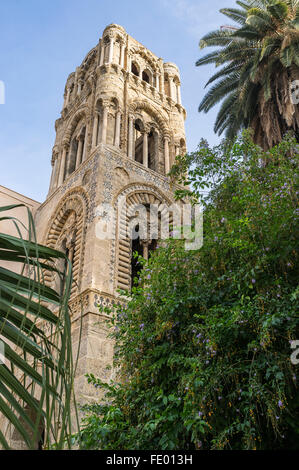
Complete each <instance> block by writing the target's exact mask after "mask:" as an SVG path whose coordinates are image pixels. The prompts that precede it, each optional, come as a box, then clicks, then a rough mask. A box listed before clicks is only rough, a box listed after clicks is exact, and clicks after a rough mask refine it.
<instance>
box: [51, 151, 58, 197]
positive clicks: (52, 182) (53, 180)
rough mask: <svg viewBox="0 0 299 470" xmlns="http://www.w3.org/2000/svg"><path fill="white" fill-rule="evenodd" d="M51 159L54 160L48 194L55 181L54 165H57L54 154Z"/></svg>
mask: <svg viewBox="0 0 299 470" xmlns="http://www.w3.org/2000/svg"><path fill="white" fill-rule="evenodd" d="M53 160H54V161H53V162H52V174H51V180H50V187H49V194H51V193H52V190H53V186H54V182H55V171H56V166H57V158H56V155H55V156H54V159H53Z"/></svg>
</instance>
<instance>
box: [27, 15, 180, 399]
mask: <svg viewBox="0 0 299 470" xmlns="http://www.w3.org/2000/svg"><path fill="white" fill-rule="evenodd" d="M185 118H186V112H185V109H184V108H183V106H182V104H181V94H180V74H179V70H178V68H177V66H176V65H175V64H173V63H171V62H168V63H165V62H163V60H162V59H160V58H158V57H157V56H156V55H155V54H153V53H152V52H150V51H149V50H148V49H146V47H144V46H143V45H142V44H140V43H139V42H138V41H136V40H135V39H133V38H132V37H131V36H129V35H128V34H127V33H126V31H125V30H124V29H123V28H122V27H121V26H118V25H115V24H111V25H109V26H107V28H106V29H105V30H104V32H103V36H102V38H101V39H100V41H99V43H98V44H97V45H96V47H94V49H92V50H91V51H90V52H89V53H88V54H87V56H86V57H85V59H84V60H83V62H82V64H81V65H80V66H79V67H77V68H76V70H75V71H74V72H73V73H71V74H70V75H69V77H68V79H67V82H66V86H65V92H64V103H63V109H62V112H61V117H60V118H59V119H58V120H57V121H56V123H55V129H56V141H55V145H54V148H53V156H52V177H51V182H50V188H49V193H48V197H47V199H46V201H45V202H44V203H43V204H42V205H41V206H40V208H39V209H38V210H37V213H36V224H37V233H38V234H39V242H40V243H43V244H46V245H48V246H49V247H52V248H57V249H60V250H64V251H65V252H66V253H67V254H68V256H69V258H70V259H71V261H72V263H73V275H74V283H73V288H72V293H71V300H70V308H71V312H72V327H73V338H74V345H75V346H76V342H77V339H78V331H79V324H80V322H79V317H80V315H81V312H82V309H81V305H82V304H83V332H82V340H81V350H80V359H79V366H78V372H77V378H76V385H75V386H76V390H77V399H78V401H79V402H81V403H82V402H83V401H86V400H88V399H91V398H93V397H95V393H96V392H95V390H94V388H93V387H91V386H90V385H88V384H87V381H86V379H85V377H84V376H85V374H86V373H93V374H95V375H96V376H99V377H101V378H102V379H109V377H110V374H111V372H107V369H106V368H107V366H108V365H110V364H111V362H112V355H113V344H112V342H111V340H110V339H108V338H107V327H106V325H105V315H104V314H100V312H99V309H98V305H102V306H111V305H113V304H114V303H116V302H118V301H119V294H118V290H119V289H120V288H121V289H127V290H128V289H130V287H131V276H132V263H131V258H132V241H131V240H130V239H126V238H123V237H121V236H120V232H121V231H122V224H125V221H122V220H121V223H120V226H114V227H113V230H114V237H112V239H109V240H103V239H100V238H99V237H98V236H97V224H98V222H99V221H103V220H104V219H105V217H106V218H107V214H105V212H101V211H99V210H98V207H100V206H101V205H103V204H111V205H112V206H114V207H117V206H116V204H117V201H118V198H119V197H120V196H122V197H124V198H125V199H126V202H127V205H128V206H129V207H130V205H132V204H136V203H137V204H150V203H155V204H158V205H160V206H161V205H166V206H170V205H171V204H172V203H173V202H174V199H173V188H172V189H171V188H170V184H169V179H168V177H167V173H168V172H169V170H170V168H171V165H172V163H173V161H174V159H175V156H176V155H178V154H180V153H182V152H185V145H186V144H185V130H184V121H185ZM120 219H121V218H120ZM108 222H109V220H107V223H108ZM150 242H151V241H150V240H149V243H150ZM144 246H145V252H146V249H148V246H147V247H146V243H145V244H144ZM48 282H49V283H50V284H51V285H53V286H55V283H56V284H57V280H55V279H52V278H51V276H50V275H49V277H48ZM55 287H57V285H56V286H55Z"/></svg>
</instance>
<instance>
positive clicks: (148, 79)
mask: <svg viewBox="0 0 299 470" xmlns="http://www.w3.org/2000/svg"><path fill="white" fill-rule="evenodd" d="M142 80H143V81H144V82H146V83H148V84H149V85H150V84H151V74H150V72H149V71H148V70H143V72H142Z"/></svg>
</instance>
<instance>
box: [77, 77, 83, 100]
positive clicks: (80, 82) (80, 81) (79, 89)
mask: <svg viewBox="0 0 299 470" xmlns="http://www.w3.org/2000/svg"><path fill="white" fill-rule="evenodd" d="M81 91H82V80H81V79H79V81H78V90H77V94H78V95H79V96H80V95H81Z"/></svg>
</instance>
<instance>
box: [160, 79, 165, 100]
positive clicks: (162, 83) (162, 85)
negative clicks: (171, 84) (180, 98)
mask: <svg viewBox="0 0 299 470" xmlns="http://www.w3.org/2000/svg"><path fill="white" fill-rule="evenodd" d="M160 92H161V93H163V95H164V94H165V88H164V75H163V74H162V75H160Z"/></svg>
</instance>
